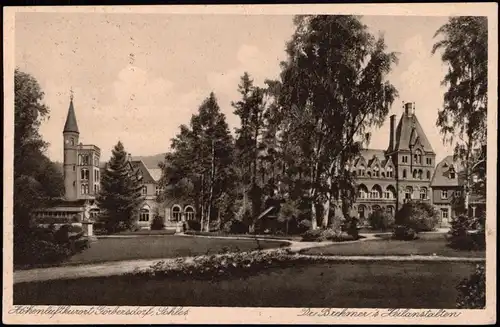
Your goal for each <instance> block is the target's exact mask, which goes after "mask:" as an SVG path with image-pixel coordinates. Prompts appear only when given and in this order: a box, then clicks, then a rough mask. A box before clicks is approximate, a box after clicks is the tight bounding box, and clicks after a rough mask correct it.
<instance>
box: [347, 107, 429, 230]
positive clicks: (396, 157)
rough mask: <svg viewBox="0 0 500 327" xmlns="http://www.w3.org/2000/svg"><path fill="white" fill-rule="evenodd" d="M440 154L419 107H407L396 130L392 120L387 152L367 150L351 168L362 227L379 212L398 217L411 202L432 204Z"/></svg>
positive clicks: (393, 117)
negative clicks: (436, 162)
mask: <svg viewBox="0 0 500 327" xmlns="http://www.w3.org/2000/svg"><path fill="white" fill-rule="evenodd" d="M435 158H436V154H435V152H434V150H433V149H432V146H431V144H430V142H429V140H428V139H427V136H426V135H425V133H424V131H423V129H422V126H421V125H420V123H419V121H418V118H417V116H416V113H415V104H414V103H406V104H405V105H404V112H403V115H402V116H401V118H400V120H399V123H398V124H397V126H396V115H392V116H391V117H390V129H389V144H388V147H387V149H385V150H382V149H365V150H362V151H361V154H360V156H359V157H358V158H357V159H356V160H355V161H354V163H353V165H352V166H351V168H350V169H351V171H352V172H353V174H354V175H355V176H356V181H357V189H358V194H357V200H356V203H355V204H354V209H355V210H357V212H358V217H359V219H360V222H361V223H367V218H368V216H369V215H370V214H371V213H373V212H374V211H376V210H380V209H381V210H384V211H386V212H387V213H388V214H390V215H392V216H393V215H394V214H395V213H396V211H397V210H398V209H399V208H400V207H401V205H402V204H403V203H404V202H405V201H408V200H414V199H415V200H416V199H418V200H421V201H424V202H429V203H432V197H431V185H430V184H431V179H432V176H433V174H434V167H435Z"/></svg>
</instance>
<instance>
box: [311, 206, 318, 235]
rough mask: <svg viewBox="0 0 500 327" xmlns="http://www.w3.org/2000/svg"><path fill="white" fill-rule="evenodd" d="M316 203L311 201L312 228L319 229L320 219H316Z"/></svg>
mask: <svg viewBox="0 0 500 327" xmlns="http://www.w3.org/2000/svg"><path fill="white" fill-rule="evenodd" d="M316 215H317V212H316V203H314V201H311V229H317V228H318V221H317V219H316Z"/></svg>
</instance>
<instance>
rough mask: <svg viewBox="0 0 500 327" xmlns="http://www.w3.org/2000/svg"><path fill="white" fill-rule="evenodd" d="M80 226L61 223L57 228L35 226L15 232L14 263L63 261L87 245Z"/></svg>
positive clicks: (29, 263) (40, 263) (38, 263)
mask: <svg viewBox="0 0 500 327" xmlns="http://www.w3.org/2000/svg"><path fill="white" fill-rule="evenodd" d="M89 246H90V245H89V241H88V239H86V238H84V237H83V230H82V228H81V227H78V226H72V225H63V226H61V228H59V229H57V230H56V229H55V228H54V227H53V226H51V227H49V228H41V227H36V228H33V229H32V230H30V231H29V232H25V233H22V234H21V233H17V235H15V240H14V263H15V264H17V265H43V264H52V263H58V262H61V261H64V260H65V259H67V258H68V257H70V256H72V255H74V254H76V253H79V252H81V251H83V250H85V249H87V248H88V247H89Z"/></svg>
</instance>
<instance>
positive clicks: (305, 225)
mask: <svg viewBox="0 0 500 327" xmlns="http://www.w3.org/2000/svg"><path fill="white" fill-rule="evenodd" d="M311 227H312V223H311V221H310V220H307V219H303V220H301V221H299V223H298V225H297V234H302V233H305V232H307V231H308V230H310V229H311Z"/></svg>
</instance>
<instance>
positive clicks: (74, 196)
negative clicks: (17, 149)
mask: <svg viewBox="0 0 500 327" xmlns="http://www.w3.org/2000/svg"><path fill="white" fill-rule="evenodd" d="M79 138H80V131H79V128H78V123H77V119H76V113H75V107H74V104H73V98H72V97H71V99H70V104H69V109H68V114H67V117H66V123H65V124H64V128H63V142H64V161H63V172H64V199H60V200H59V201H56V203H54V206H53V207H51V208H48V209H44V210H40V211H38V212H37V219H38V222H39V223H41V224H51V223H53V224H64V223H73V224H81V223H84V224H85V223H87V222H88V221H95V220H96V218H97V217H98V215H99V212H100V211H99V208H98V206H97V203H96V197H97V195H98V193H99V191H100V188H101V186H100V182H101V176H102V175H103V174H104V172H105V170H106V165H107V163H105V162H101V160H100V158H101V157H100V156H101V150H100V149H99V147H97V146H95V145H85V144H82V143H80V141H79ZM128 162H129V165H130V168H131V170H132V171H136V172H137V173H138V174H139V175H140V178H141V181H142V184H143V185H142V195H143V203H142V205H141V207H140V211H139V214H138V217H137V220H138V225H139V227H140V228H146V229H147V228H150V226H151V223H152V221H153V217H154V216H155V215H159V216H160V217H162V219H163V220H164V224H165V226H166V227H167V228H179V227H180V224H181V223H182V221H185V220H191V219H194V217H195V208H194V206H193V205H191V204H190V203H185V202H184V201H180V200H175V199H167V200H164V201H161V202H159V201H157V196H158V195H159V194H160V192H161V191H162V189H161V187H160V185H159V184H158V182H159V180H160V178H161V174H162V171H161V169H160V168H159V167H158V166H157V165H155V166H146V165H145V164H144V162H143V161H142V160H140V159H137V158H134V157H132V156H131V155H130V154H129V156H128Z"/></svg>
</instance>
